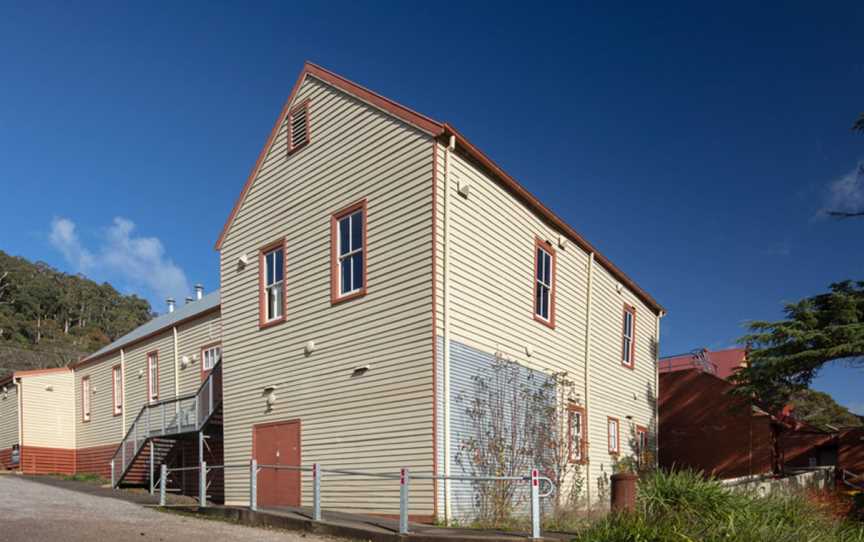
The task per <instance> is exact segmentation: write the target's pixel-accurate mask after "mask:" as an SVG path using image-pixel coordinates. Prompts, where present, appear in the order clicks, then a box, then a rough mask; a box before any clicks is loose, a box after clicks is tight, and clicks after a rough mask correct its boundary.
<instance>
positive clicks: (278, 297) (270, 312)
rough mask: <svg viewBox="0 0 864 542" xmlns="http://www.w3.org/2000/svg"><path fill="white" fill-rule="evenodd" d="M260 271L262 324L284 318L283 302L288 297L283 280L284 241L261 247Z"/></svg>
mask: <svg viewBox="0 0 864 542" xmlns="http://www.w3.org/2000/svg"><path fill="white" fill-rule="evenodd" d="M258 259H259V262H258V263H259V265H260V266H261V273H260V276H259V289H260V292H259V293H260V296H261V307H260V309H261V314H260V322H259V323H260V324H261V325H262V326H264V325H267V324H273V323H276V322H281V321H283V320H284V319H285V303H286V299H287V297H288V292H287V291H286V290H287V288H286V286H287V281H286V280H285V242H284V240H283V241H278V242H276V243H272V244H271V245H268V246H267V247H264V248H263V249H261V251H260V254H259V258H258Z"/></svg>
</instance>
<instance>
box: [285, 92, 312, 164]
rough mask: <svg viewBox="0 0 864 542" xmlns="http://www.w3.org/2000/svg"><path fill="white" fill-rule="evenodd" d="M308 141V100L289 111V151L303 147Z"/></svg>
mask: <svg viewBox="0 0 864 542" xmlns="http://www.w3.org/2000/svg"><path fill="white" fill-rule="evenodd" d="M307 143H309V101H308V100H307V101H305V102H303V103H302V104H300V105H298V106H297V107H295V108H294V109H292V110H291V112H290V113H288V153H289V154H290V153H292V152H294V151H296V150H298V149H301V148H303V147H304V146H306V144H307Z"/></svg>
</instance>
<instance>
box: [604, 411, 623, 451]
mask: <svg viewBox="0 0 864 542" xmlns="http://www.w3.org/2000/svg"><path fill="white" fill-rule="evenodd" d="M613 428H614V429H613ZM606 433H607V441H608V442H607V444H608V446H609V453H610V454H617V453H619V452H620V451H621V450H620V449H619V448H620V447H621V446H620V444H621V421H620V420H618V419H617V418H609V419H608V421H607V425H606Z"/></svg>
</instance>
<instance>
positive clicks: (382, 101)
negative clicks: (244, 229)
mask: <svg viewBox="0 0 864 542" xmlns="http://www.w3.org/2000/svg"><path fill="white" fill-rule="evenodd" d="M310 75H311V76H313V77H315V78H317V79H320V80H322V81H324V82H325V83H328V84H330V85H332V86H334V87H336V88H338V89H339V90H341V91H343V92H345V93H347V94H350V95H352V96H354V97H356V98H358V99H359V100H361V101H363V102H366V103H368V104H370V105H372V106H374V107H376V108H378V109H382V110H384V111H386V112H387V113H389V114H391V115H393V116H394V117H396V118H398V119H399V120H401V121H403V122H405V123H407V124H410V125H411V126H414V127H415V128H417V129H418V130H420V131H422V132H424V133H426V134H428V135H430V136H432V137H434V138H447V137H448V136H454V137H455V138H456V141H457V147H458V148H460V149H463V150H464V151H465V152H466V153H467V154H468V155H469V156H470V157H471V158H473V159H474V160H475V161H477V162H478V163H479V164H480V165H481V166H483V167H484V168H485V169H486V170H488V171H489V173H491V174H492V175H493V176H494V177H495V178H497V179H498V180H499V182H501V183H502V184H503V185H504V186H505V187H506V188H507V189H508V190H510V191H511V193H513V194H514V195H515V196H517V197H518V198H519V199H520V200H522V201H523V202H524V203H525V204H526V205H528V206H529V207H531V208H532V209H533V210H534V211H535V212H536V213H537V214H539V215H540V216H541V217H543V218H544V219H545V220H546V221H547V222H548V223H549V224H551V225H552V226H554V227H555V228H557V229H559V230H561V231H562V232H563V233H564V234H565V235H566V236H567V237H569V238H570V240H571V241H572V242H574V243H576V245H577V246H579V247H580V248H582V249H583V250H585V251H586V252H593V253H594V258H595V259H596V260H597V261H598V262H599V263H600V265H602V266H603V267H604V268H606V270H607V271H609V273H611V274H612V276H614V277H615V278H616V279H618V280H619V281H621V283H623V284H624V285H625V286H627V287H628V288H629V289H630V290H632V291H633V292H634V293H635V294H636V295H637V296H638V297H639V299H641V300H642V301H643V302H644V303H645V304H646V305H648V306H649V307H650V308H651V309H652V310H653V311H654V312H655V313H657V314H665V312H666V310H665V309H664V308H663V306H662V305H660V304H659V303H658V302H657V301H656V300H655V299H654V298H653V297H652V296H651V295H650V294H648V292H646V291H645V290H643V289H642V288H641V287H640V286H639V285H638V284H636V282H634V281H633V279H631V278H630V277H628V276H627V275H626V274H625V273H624V272H623V271H621V270H620V269H619V268H618V267H617V266H615V264H613V263H612V262H611V261H610V260H609V259H608V258H607V257H606V256H604V255H603V254H601V253H600V252H599V251H597V249H596V248H594V246H593V245H592V244H591V243H589V242H588V241H587V240H586V239H585V238H584V237H582V236H581V235H580V234H579V233H578V232H577V231H576V230H574V229H573V227H572V226H570V225H569V224H567V223H566V222H565V221H564V220H563V219H561V218H560V217H559V216H558V215H556V214H555V213H554V212H552V210H551V209H549V208H548V207H546V206H545V205H544V204H543V203H542V202H540V200H539V199H537V197H536V196H534V195H533V194H531V192H529V191H528V190H527V189H526V188H525V187H524V186H522V184H520V183H519V182H518V181H517V180H516V179H514V178H513V177H511V176H510V175H509V174H507V172H505V171H504V170H503V169H501V167H500V166H498V165H497V164H496V163H495V162H493V161H492V160H491V159H490V158H489V157H488V156H486V155H485V154H484V153H483V152H482V151H481V150H480V149H479V148H477V147H476V146H475V145H474V144H472V143H471V142H470V141H468V139H467V138H465V136H463V135H462V134H460V133H459V132H458V131H457V130H456V129H455V128H454V127H453V126H451V125H450V124H447V123H442V122H438V121H436V120H433V119H431V118H429V117H427V116H425V115H422V114H420V113H417V112H416V111H414V110H412V109H409V108H407V107H405V106H403V105H401V104H398V103H396V102H394V101H393V100H391V99H389V98H386V97H384V96H381V95H380V94H377V93H375V92H373V91H371V90H369V89H367V88H365V87H363V86H361V85H358V84H357V83H354V82H353V81H349V80H348V79H345V78H344V77H342V76H341V75H338V74H335V73H333V72H331V71H329V70H326V69H324V68H322V67H321V66H318V65H316V64H313V63H312V62H309V61H307V62H306V63H305V64H304V65H303V70H301V72H300V75H299V76H298V77H297V81H296V82H295V83H294V87H293V88H292V89H291V94H289V96H288V99H287V100H286V101H285V104H284V105H283V106H282V110H281V112H280V113H279V117H278V118H277V119H276V123H275V124H274V125H273V129H272V130H271V131H270V135H269V136H268V137H267V141H266V142H265V143H264V148H262V149H261V152H260V153H259V154H258V159H257V160H256V161H255V165H254V166H253V167H252V171H251V172H250V173H249V177H248V178H247V179H246V183H245V184H244V185H243V190H242V191H241V192H240V196H239V197H238V198H237V201H236V202H235V203H234V207H233V208H232V209H231V213H230V214H229V215H228V219H227V220H226V221H225V225H224V226H223V227H222V231H221V233H220V234H219V238H218V239H217V240H216V250H221V249H222V243H223V241H224V240H225V235H226V234H227V233H228V230H229V229H230V227H231V224H232V223H233V222H234V218H235V216H236V215H237V211H238V210H239V209H240V205H241V204H242V202H243V200H244V199H246V194H247V192H248V191H249V188H250V187H251V186H252V182H253V180H254V179H255V177H256V176H257V175H258V171H259V170H260V168H261V165H262V163H263V162H264V157H265V156H267V153H268V152H269V151H270V147H272V146H273V141H274V140H275V139H276V134H277V133H278V132H279V127H280V126H281V124H282V121H283V120H284V118H285V116H286V115H287V114H288V108H289V106H290V104H291V102H292V101H293V100H294V96H296V94H297V92H298V91H299V89H300V86H301V85H302V84H303V81H304V80H305V79H306V77H307V76H310Z"/></svg>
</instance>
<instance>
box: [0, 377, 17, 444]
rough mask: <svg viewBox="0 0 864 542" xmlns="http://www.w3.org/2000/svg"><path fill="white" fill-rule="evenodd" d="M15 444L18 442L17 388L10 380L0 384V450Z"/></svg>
mask: <svg viewBox="0 0 864 542" xmlns="http://www.w3.org/2000/svg"><path fill="white" fill-rule="evenodd" d="M4 386H5V388H6V392H5V393H4V392H3V388H4ZM15 444H19V441H18V388H17V386H16V385H15V382H14V381H11V382H7V383H6V384H0V450H6V449H8V448H12V446H14V445H15Z"/></svg>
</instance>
